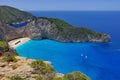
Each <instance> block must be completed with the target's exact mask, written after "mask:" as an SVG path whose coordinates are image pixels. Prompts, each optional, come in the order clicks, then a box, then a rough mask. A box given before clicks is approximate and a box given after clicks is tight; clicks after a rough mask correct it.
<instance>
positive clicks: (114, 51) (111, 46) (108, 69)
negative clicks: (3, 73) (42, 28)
mask: <svg viewBox="0 0 120 80" xmlns="http://www.w3.org/2000/svg"><path fill="white" fill-rule="evenodd" d="M16 50H17V52H19V53H20V55H21V56H23V57H27V58H33V59H43V60H48V61H51V62H52V64H53V65H54V68H55V70H56V71H58V72H61V73H65V74H66V73H69V72H72V71H81V72H83V73H85V74H87V75H88V76H90V77H91V79H92V80H120V43H115V42H113V43H60V42H56V41H52V40H38V41H35V40H31V41H29V42H27V43H25V44H24V45H21V46H19V47H17V48H16Z"/></svg>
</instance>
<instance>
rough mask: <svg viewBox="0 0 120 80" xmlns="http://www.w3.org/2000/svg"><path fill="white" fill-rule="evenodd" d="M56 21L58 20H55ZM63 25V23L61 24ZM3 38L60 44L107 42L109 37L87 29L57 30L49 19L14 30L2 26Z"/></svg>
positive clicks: (35, 21) (64, 28)
mask: <svg viewBox="0 0 120 80" xmlns="http://www.w3.org/2000/svg"><path fill="white" fill-rule="evenodd" d="M57 20H58V19H57ZM61 24H64V23H61ZM4 30H5V37H6V39H7V40H8V41H10V40H13V39H17V38H23V37H30V38H31V39H35V40H40V39H51V40H56V41H60V42H109V41H110V36H109V35H107V34H101V33H98V32H95V31H93V30H90V29H87V28H75V27H72V26H67V27H63V28H62V26H61V27H60V28H59V27H58V25H56V24H55V22H51V21H50V20H49V19H44V18H39V19H36V20H33V21H31V22H30V23H29V24H28V25H27V26H25V27H20V28H14V27H12V26H9V25H6V26H4Z"/></svg>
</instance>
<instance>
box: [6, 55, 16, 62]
mask: <svg viewBox="0 0 120 80" xmlns="http://www.w3.org/2000/svg"><path fill="white" fill-rule="evenodd" d="M5 61H7V62H17V59H16V58H15V57H14V56H7V57H5Z"/></svg>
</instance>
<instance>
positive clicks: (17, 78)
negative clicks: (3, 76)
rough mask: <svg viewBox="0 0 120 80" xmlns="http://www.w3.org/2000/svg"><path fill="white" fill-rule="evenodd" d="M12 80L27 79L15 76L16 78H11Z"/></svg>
mask: <svg viewBox="0 0 120 80" xmlns="http://www.w3.org/2000/svg"><path fill="white" fill-rule="evenodd" d="M10 80H25V79H23V78H21V77H20V76H18V75H15V76H12V77H10Z"/></svg>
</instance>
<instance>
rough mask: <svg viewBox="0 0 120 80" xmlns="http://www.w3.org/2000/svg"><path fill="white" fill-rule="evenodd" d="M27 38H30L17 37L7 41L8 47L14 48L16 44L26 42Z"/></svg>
mask: <svg viewBox="0 0 120 80" xmlns="http://www.w3.org/2000/svg"><path fill="white" fill-rule="evenodd" d="M29 40H31V39H30V38H28V37H25V38H19V39H15V40H12V41H9V42H8V44H9V46H10V48H13V49H15V48H16V47H18V46H20V45H22V44H24V43H26V42H28V41H29Z"/></svg>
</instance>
